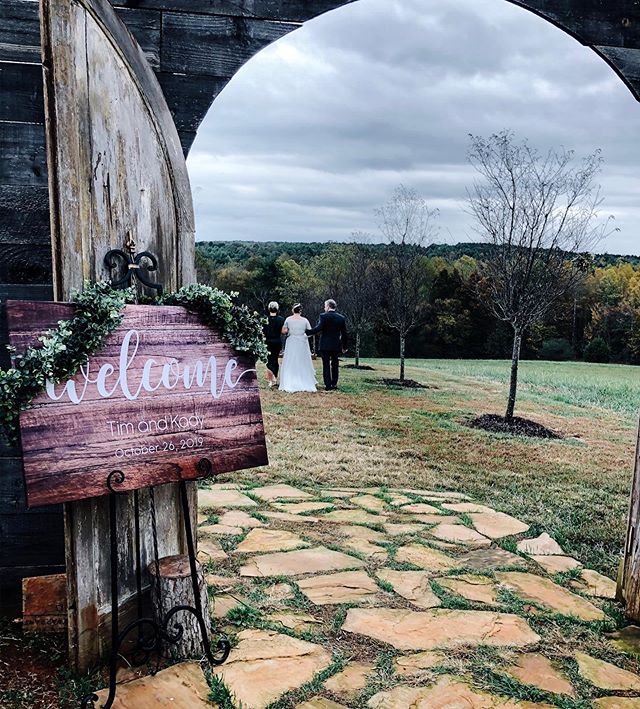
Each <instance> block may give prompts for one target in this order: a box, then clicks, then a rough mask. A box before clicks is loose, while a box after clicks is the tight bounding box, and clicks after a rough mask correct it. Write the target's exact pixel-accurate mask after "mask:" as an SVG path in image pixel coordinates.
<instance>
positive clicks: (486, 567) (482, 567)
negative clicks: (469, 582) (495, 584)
mask: <svg viewBox="0 0 640 709" xmlns="http://www.w3.org/2000/svg"><path fill="white" fill-rule="evenodd" d="M458 566H459V567H460V568H465V569H474V570H475V571H490V570H492V569H495V568H498V567H502V566H526V562H525V560H524V559H523V558H522V557H521V556H518V555H517V554H512V553H511V552H510V551H506V549H500V548H499V547H492V548H491V549H478V550H477V551H470V552H468V553H466V554H463V555H462V556H459V557H458Z"/></svg>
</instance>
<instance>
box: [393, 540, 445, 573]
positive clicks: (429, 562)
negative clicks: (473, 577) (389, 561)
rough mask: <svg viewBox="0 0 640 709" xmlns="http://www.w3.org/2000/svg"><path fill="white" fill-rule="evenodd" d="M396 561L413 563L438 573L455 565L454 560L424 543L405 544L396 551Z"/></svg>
mask: <svg viewBox="0 0 640 709" xmlns="http://www.w3.org/2000/svg"><path fill="white" fill-rule="evenodd" d="M396 561H398V562H400V563H407V564H413V565H414V566H419V567H420V568H421V569H425V570H426V571H431V572H432V573H434V574H440V573H442V572H443V571H449V569H453V568H455V567H456V565H457V564H456V560H455V559H454V558H453V557H451V556H448V555H447V554H445V553H444V552H442V551H438V549H431V547H428V546H425V545H424V544H405V545H404V546H401V547H399V548H398V550H397V551H396Z"/></svg>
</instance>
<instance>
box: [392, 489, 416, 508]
mask: <svg viewBox="0 0 640 709" xmlns="http://www.w3.org/2000/svg"><path fill="white" fill-rule="evenodd" d="M387 497H388V498H389V499H390V500H391V505H392V506H393V507H399V506H400V505H408V504H410V503H411V502H413V498H412V497H407V496H406V495H403V494H401V493H399V492H388V493H387Z"/></svg>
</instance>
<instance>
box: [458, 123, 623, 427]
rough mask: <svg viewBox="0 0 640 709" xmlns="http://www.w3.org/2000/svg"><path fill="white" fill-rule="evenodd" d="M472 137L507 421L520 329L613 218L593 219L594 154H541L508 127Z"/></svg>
mask: <svg viewBox="0 0 640 709" xmlns="http://www.w3.org/2000/svg"><path fill="white" fill-rule="evenodd" d="M470 138H471V143H470V147H469V153H468V160H469V162H470V163H471V165H472V166H473V167H474V168H475V169H476V171H477V172H478V173H479V175H480V179H478V180H476V181H475V182H474V184H473V186H472V188H471V189H470V190H469V191H468V204H469V211H470V213H471V215H472V216H473V217H474V218H475V223H476V229H477V231H478V233H479V234H480V235H481V237H482V238H483V239H484V240H485V241H487V242H488V243H489V244H490V245H491V249H490V250H489V252H488V256H487V257H486V259H485V261H484V264H483V268H484V271H485V285H486V286H487V291H486V292H487V293H488V296H489V297H488V301H489V302H488V305H489V306H490V308H491V310H492V311H493V313H494V315H495V316H496V317H497V318H499V319H500V320H502V321H504V322H507V323H509V324H510V325H511V327H512V328H513V349H512V358H511V377H510V386H509V400H508V403H507V410H506V414H505V418H506V419H507V420H511V419H512V418H513V412H514V409H515V403H516V394H517V387H518V365H519V361H520V349H521V345H522V338H523V334H524V332H525V331H526V329H527V328H528V327H530V326H531V325H532V324H533V323H535V322H536V321H539V320H540V319H541V318H542V317H543V316H544V315H545V313H547V312H548V311H549V310H550V309H551V307H552V306H553V305H554V303H556V301H557V300H558V299H559V298H561V297H562V296H563V295H565V294H566V293H568V292H570V291H571V290H572V289H573V288H575V287H576V285H577V284H578V283H580V281H582V279H583V278H584V277H585V275H586V273H587V271H588V270H589V263H590V259H589V257H588V255H587V254H586V253H585V252H588V251H589V250H590V249H592V248H593V246H594V245H595V244H597V243H598V242H599V241H600V240H601V239H603V238H604V237H605V236H606V235H607V233H608V231H609V224H610V221H609V219H611V217H610V218H609V219H608V220H606V221H605V222H604V223H602V222H600V221H599V220H598V218H597V216H598V215H597V209H598V206H599V205H600V203H601V198H600V189H599V186H598V185H596V184H595V183H594V180H595V176H596V174H597V173H598V172H599V171H600V167H601V164H602V158H601V157H600V151H598V150H597V151H595V152H594V153H593V154H591V155H588V156H587V157H585V158H584V159H583V160H582V161H581V162H579V163H578V164H576V163H575V161H574V153H573V152H572V151H567V150H564V149H562V150H558V151H556V150H549V152H548V153H547V154H546V155H541V154H539V153H538V152H537V151H536V150H535V149H534V148H532V147H531V146H530V145H529V144H528V143H527V141H526V140H524V141H522V142H516V140H515V138H514V135H513V133H511V132H510V131H504V132H502V133H498V134H494V135H492V136H490V137H489V138H486V139H485V138H482V137H477V136H473V135H472V136H470Z"/></svg>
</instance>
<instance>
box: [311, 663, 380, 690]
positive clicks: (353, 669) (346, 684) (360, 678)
mask: <svg viewBox="0 0 640 709" xmlns="http://www.w3.org/2000/svg"><path fill="white" fill-rule="evenodd" d="M375 669H376V668H375V666H374V665H371V664H369V663H364V662H351V663H349V664H348V665H347V666H346V667H345V668H344V670H342V672H338V673H337V674H335V675H333V676H332V677H329V679H328V680H327V681H326V682H325V683H324V686H325V687H326V688H327V689H328V690H329V691H330V692H333V694H338V695H341V696H350V695H354V694H358V693H359V692H361V691H362V690H363V689H364V688H365V687H366V686H367V675H368V674H371V673H373V672H375Z"/></svg>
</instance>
